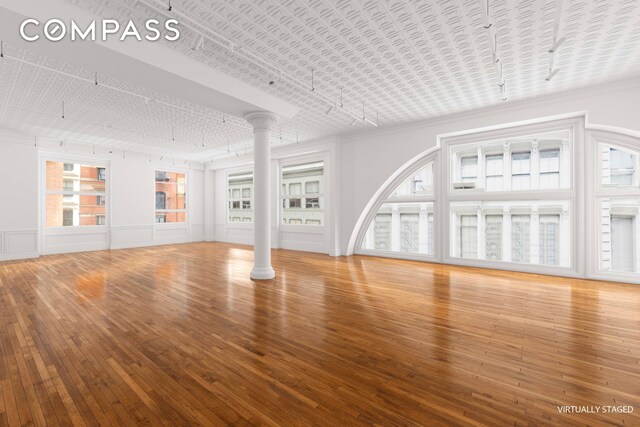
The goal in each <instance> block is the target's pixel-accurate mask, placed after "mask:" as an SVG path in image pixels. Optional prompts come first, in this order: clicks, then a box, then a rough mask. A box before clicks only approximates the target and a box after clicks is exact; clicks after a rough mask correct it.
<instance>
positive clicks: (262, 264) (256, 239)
mask: <svg viewBox="0 0 640 427" xmlns="http://www.w3.org/2000/svg"><path fill="white" fill-rule="evenodd" d="M245 119H246V120H247V121H248V122H249V123H250V124H251V125H252V126H253V144H254V147H253V205H254V206H253V269H252V270H251V278H252V279H257V280H266V279H273V278H274V277H275V276H276V273H275V271H273V268H272V267H271V143H270V141H269V134H270V132H271V129H272V128H273V126H274V125H275V124H276V123H277V122H278V116H276V115H275V114H272V113H267V112H257V113H250V114H247V115H246V117H245Z"/></svg>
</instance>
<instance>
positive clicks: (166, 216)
mask: <svg viewBox="0 0 640 427" xmlns="http://www.w3.org/2000/svg"><path fill="white" fill-rule="evenodd" d="M185 221H186V212H162V211H156V223H165V222H185Z"/></svg>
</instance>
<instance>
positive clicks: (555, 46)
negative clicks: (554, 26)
mask: <svg viewBox="0 0 640 427" xmlns="http://www.w3.org/2000/svg"><path fill="white" fill-rule="evenodd" d="M565 40H566V37H561V38H560V39H558V40H555V39H554V40H553V46H551V48H550V49H549V53H554V52H555V51H556V50H558V48H559V47H560V45H561V44H562V43H564V41H565Z"/></svg>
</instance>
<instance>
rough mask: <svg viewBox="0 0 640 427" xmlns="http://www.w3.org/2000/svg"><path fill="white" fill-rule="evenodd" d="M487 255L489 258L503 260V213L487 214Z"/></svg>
mask: <svg viewBox="0 0 640 427" xmlns="http://www.w3.org/2000/svg"><path fill="white" fill-rule="evenodd" d="M485 222H486V224H485V236H486V237H485V256H486V258H487V259H489V260H497V261H501V260H502V215H486V216H485Z"/></svg>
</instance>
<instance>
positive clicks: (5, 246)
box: [0, 130, 205, 260]
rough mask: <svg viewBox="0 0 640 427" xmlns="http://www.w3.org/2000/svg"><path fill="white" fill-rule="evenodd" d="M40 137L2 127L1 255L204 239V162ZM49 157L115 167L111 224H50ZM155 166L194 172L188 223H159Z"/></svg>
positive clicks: (9, 256) (189, 175) (190, 176)
mask: <svg viewBox="0 0 640 427" xmlns="http://www.w3.org/2000/svg"><path fill="white" fill-rule="evenodd" d="M34 142H35V139H34V138H33V137H32V136H29V135H25V134H21V133H15V132H11V131H6V130H0V179H2V181H1V182H3V183H4V184H3V200H4V201H3V204H2V208H1V209H0V260H8V259H20V258H32V257H36V256H38V255H40V254H52V253H65V252H77V251H86V250H102V249H119V248H126V247H138V246H151V245H160V244H172V243H186V242H194V241H203V240H204V233H205V229H204V223H205V221H204V218H205V216H204V197H203V195H204V167H203V165H201V164H199V163H195V164H187V165H185V164H184V163H177V162H176V163H175V164H174V163H173V161H171V162H166V161H165V162H161V161H159V160H158V159H155V160H152V161H150V158H149V157H148V156H147V155H140V154H135V153H129V154H127V155H126V156H125V157H123V155H122V152H119V153H117V154H116V153H113V154H110V153H108V152H107V151H106V150H102V151H100V150H98V151H97V152H96V153H95V154H94V153H93V150H92V147H86V146H79V145H70V144H67V145H65V146H64V147H60V146H59V145H58V144H52V143H44V142H43V143H38V146H37V147H36V146H34V145H35V144H34ZM47 158H55V159H69V160H70V161H82V160H85V161H88V162H91V161H95V162H99V163H103V164H105V165H106V166H107V167H108V194H107V196H108V199H107V203H108V225H107V226H105V227H101V226H96V227H66V228H61V229H47V228H46V227H44V225H43V224H42V222H43V219H42V216H41V214H40V210H39V205H43V197H42V192H41V191H40V188H41V186H43V185H44V182H42V180H43V178H44V177H43V172H44V169H42V168H41V165H42V164H43V162H45V161H46V159H47ZM155 170H167V171H177V172H185V173H186V174H187V180H188V183H187V185H188V187H187V210H188V217H187V218H188V219H187V222H186V223H184V224H155V184H154V176H155Z"/></svg>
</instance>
